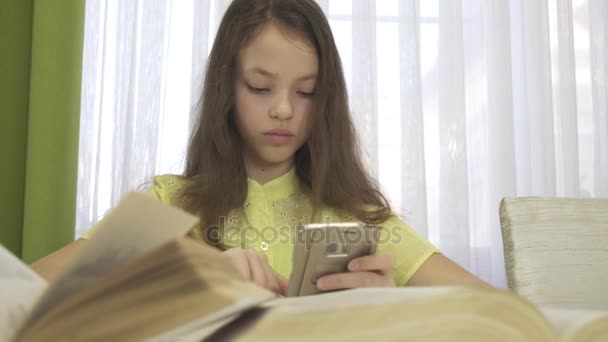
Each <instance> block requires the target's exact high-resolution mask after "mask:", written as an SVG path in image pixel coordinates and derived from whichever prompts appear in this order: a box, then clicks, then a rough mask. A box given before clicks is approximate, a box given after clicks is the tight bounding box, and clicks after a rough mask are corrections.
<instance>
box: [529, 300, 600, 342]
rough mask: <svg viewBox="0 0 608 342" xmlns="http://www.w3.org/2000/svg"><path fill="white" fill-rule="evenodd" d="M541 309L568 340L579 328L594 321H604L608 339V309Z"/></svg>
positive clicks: (558, 331) (561, 335)
mask: <svg viewBox="0 0 608 342" xmlns="http://www.w3.org/2000/svg"><path fill="white" fill-rule="evenodd" d="M540 311H541V312H542V313H543V314H544V315H545V317H547V319H548V320H549V322H551V324H553V327H554V328H555V330H556V331H557V333H558V334H559V335H560V337H561V338H562V340H564V341H568V340H570V339H571V338H572V337H573V336H574V335H576V334H577V333H578V332H579V330H581V329H585V326H586V325H588V324H590V323H592V322H594V321H600V320H601V321H603V324H604V327H605V328H603V329H602V330H603V333H604V334H605V336H604V338H605V339H606V340H607V341H608V311H602V310H584V309H563V308H555V307H542V308H541V309H540Z"/></svg>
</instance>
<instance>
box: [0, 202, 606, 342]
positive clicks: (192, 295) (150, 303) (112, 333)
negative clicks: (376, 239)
mask: <svg viewBox="0 0 608 342" xmlns="http://www.w3.org/2000/svg"><path fill="white" fill-rule="evenodd" d="M195 222H196V219H195V218H194V217H192V216H190V215H188V214H186V213H183V212H181V211H180V210H178V209H175V208H172V207H168V206H165V205H163V204H161V203H160V202H158V201H156V200H155V199H152V198H150V197H148V196H147V195H142V194H130V195H128V196H127V197H126V198H125V199H124V200H123V201H122V202H121V204H120V205H119V206H118V207H117V208H116V209H114V210H113V211H111V212H110V213H109V214H108V215H107V216H106V217H105V218H104V219H103V220H102V222H101V226H100V227H99V229H98V230H97V232H96V234H95V235H94V236H93V237H92V239H91V240H90V241H89V242H88V243H87V244H86V245H85V247H84V248H83V249H82V250H81V251H80V255H79V256H78V257H77V258H75V260H74V261H73V263H72V264H71V265H69V266H68V267H67V268H66V270H65V272H64V273H63V274H62V275H61V276H59V277H57V278H56V279H55V280H54V281H53V282H52V283H51V284H46V283H45V281H44V280H42V279H40V278H39V277H37V276H36V275H35V274H34V273H32V272H31V271H30V270H29V268H28V267H27V266H26V265H23V264H22V263H21V262H20V261H19V260H18V259H17V258H15V257H13V256H12V255H11V254H10V253H9V252H7V251H6V250H5V249H3V248H0V280H1V283H2V291H1V292H2V294H1V295H2V297H0V299H1V303H2V305H1V306H0V334H1V335H0V340H11V339H13V340H17V341H41V340H44V341H56V340H61V341H63V340H70V341H80V340H112V341H123V340H126V341H131V340H152V341H174V340H181V341H201V340H205V341H207V340H208V341H222V340H225V341H228V340H230V341H232V340H237V341H239V340H242V341H284V340H290V339H294V338H297V339H299V340H310V341H317V340H341V341H346V340H348V341H358V340H361V341H363V340H365V341H368V340H371V339H373V338H380V339H382V340H383V341H408V340H412V341H420V340H423V341H426V340H463V339H464V340H468V341H489V340H492V341H559V340H564V341H608V312H587V311H567V310H559V309H551V310H545V311H543V310H541V309H538V308H536V307H535V306H534V305H532V304H531V303H529V302H527V301H526V300H524V299H522V298H520V297H519V296H517V295H515V294H514V293H511V292H509V291H505V290H475V289H467V288H452V287H433V288H425V287H419V288H415V287H411V288H392V289H380V288H376V289H357V290H347V291H338V292H331V293H325V294H320V295H315V296H308V297H297V298H280V297H277V296H275V295H274V294H273V293H271V292H269V291H267V290H265V289H262V288H259V287H257V286H255V285H253V284H251V283H248V282H244V281H242V280H241V279H240V278H239V275H238V272H236V271H235V270H234V269H233V267H232V265H231V264H230V262H229V261H227V260H226V259H225V257H224V256H223V255H222V254H221V253H220V252H218V251H217V250H215V249H213V248H210V247H207V246H205V245H203V244H201V243H199V242H196V241H193V240H190V239H187V238H183V237H182V236H184V234H185V233H186V232H187V231H188V230H189V229H190V228H191V227H192V226H193V225H194V224H195Z"/></svg>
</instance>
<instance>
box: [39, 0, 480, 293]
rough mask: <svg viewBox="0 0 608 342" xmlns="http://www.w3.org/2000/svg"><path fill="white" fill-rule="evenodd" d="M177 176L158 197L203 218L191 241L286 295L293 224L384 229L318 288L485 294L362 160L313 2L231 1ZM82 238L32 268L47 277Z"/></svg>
mask: <svg viewBox="0 0 608 342" xmlns="http://www.w3.org/2000/svg"><path fill="white" fill-rule="evenodd" d="M200 104H201V107H200V111H199V115H198V122H197V124H196V125H195V127H194V130H193V134H192V136H191V141H190V145H189V149H188V154H187V165H186V170H185V172H184V174H183V175H182V176H172V175H165V176H159V177H156V178H155V179H154V186H153V187H152V188H151V189H149V190H148V192H149V193H151V194H152V195H154V196H156V197H157V198H158V199H159V200H161V201H163V202H166V203H170V204H172V205H175V206H179V207H181V208H183V209H185V210H187V211H189V212H192V213H195V214H197V215H198V216H199V217H200V222H201V224H200V226H198V227H197V228H196V229H194V230H192V231H191V232H190V233H189V235H190V236H191V237H192V238H194V239H197V240H200V241H202V242H205V243H208V244H211V245H212V246H215V247H217V248H219V249H221V250H224V251H225V252H224V254H225V255H226V257H227V258H230V259H231V260H232V262H233V264H234V265H235V266H236V267H237V269H238V270H239V272H240V273H241V275H242V276H243V278H245V279H247V280H250V281H252V282H254V283H256V284H258V285H260V286H263V287H266V288H269V289H272V290H274V291H276V292H278V293H284V292H285V290H286V286H287V280H286V279H287V277H288V276H289V274H290V272H291V253H292V251H293V241H291V239H290V237H291V233H292V232H293V231H294V230H295V226H296V225H297V224H301V223H308V222H328V221H332V222H342V221H363V222H367V223H372V224H378V225H381V226H382V228H383V233H384V234H383V237H382V239H381V240H382V241H380V243H379V245H378V253H376V254H375V255H371V256H367V257H361V258H358V259H355V260H353V261H352V262H351V263H350V264H349V272H347V273H341V274H333V275H328V276H325V277H322V278H320V279H319V280H318V282H317V286H318V287H319V288H320V289H322V290H334V289H345V288H356V287H370V286H401V285H406V284H407V285H457V284H461V285H466V284H468V285H477V286H488V285H487V284H486V283H484V282H483V281H481V280H479V279H478V278H476V277H475V276H474V275H472V274H471V273H469V272H467V271H466V270H464V269H463V268H461V267H459V266H458V265H457V264H455V263H454V262H452V261H450V260H449V259H448V258H446V257H445V256H443V255H442V254H441V253H440V252H439V251H438V250H437V248H435V247H434V246H433V245H431V244H430V243H429V242H427V241H426V240H424V239H423V238H422V237H420V236H419V235H418V234H417V233H416V232H415V231H414V230H412V229H411V228H410V227H408V226H407V225H406V224H405V223H404V222H402V221H401V220H400V219H399V218H397V217H396V216H395V215H394V214H393V213H392V211H391V208H390V206H389V204H388V202H387V200H386V198H385V197H384V196H383V195H382V194H381V192H380V191H379V189H378V186H377V185H376V184H375V183H374V181H373V180H372V178H370V176H369V175H368V174H367V173H366V171H365V169H364V167H363V166H362V163H361V160H360V159H359V151H358V147H357V144H356V138H355V130H354V128H353V124H352V121H351V118H350V114H349V108H348V99H347V93H346V86H345V82H344V76H343V74H342V65H341V62H340V58H339V55H338V51H337V49H336V45H335V43H334V39H333V36H332V33H331V30H330V26H329V24H328V22H327V19H326V18H325V16H324V14H323V12H322V11H321V9H320V8H319V6H318V5H317V4H316V3H315V2H314V1H313V0H234V1H233V2H232V4H231V5H230V7H229V8H228V10H227V12H226V14H225V15H224V18H223V20H222V22H221V24H220V27H219V30H218V33H217V37H216V39H215V42H214V45H213V49H212V51H211V54H210V57H209V63H208V66H207V70H206V77H205V84H204V89H203V93H202V97H201V101H200ZM93 231H94V228H92V229H91V230H89V231H88V232H87V233H86V234H85V235H84V236H83V239H80V240H78V241H76V242H74V243H72V244H71V245H69V246H67V247H64V248H63V249H61V250H60V251H58V252H55V253H54V254H51V255H50V256H48V257H46V258H43V259H42V260H40V261H38V262H36V263H35V264H34V265H32V267H33V268H34V269H36V270H38V271H39V272H40V273H41V274H43V275H45V276H47V277H51V276H52V275H53V274H54V273H55V272H56V271H57V270H58V269H59V268H61V267H62V265H63V264H64V263H65V261H66V259H68V258H70V257H71V256H72V255H73V254H74V253H75V252H76V250H77V249H78V248H80V246H82V245H83V244H85V243H86V239H88V238H89V237H90V235H91V234H92V232H93Z"/></svg>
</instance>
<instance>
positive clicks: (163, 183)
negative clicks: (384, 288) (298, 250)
mask: <svg viewBox="0 0 608 342" xmlns="http://www.w3.org/2000/svg"><path fill="white" fill-rule="evenodd" d="M185 182H187V180H185V179H184V178H182V177H179V176H175V175H162V176H157V177H155V178H154V186H153V187H151V188H150V189H148V191H147V192H148V193H149V194H151V195H153V196H155V197H156V198H158V199H159V200H160V201H161V202H163V203H167V204H171V205H177V199H176V196H175V195H176V193H177V191H178V190H179V189H180V188H181V187H182V186H183V185H184V184H185ZM311 211H312V209H311V203H310V200H309V198H308V196H307V195H306V194H305V193H303V192H302V191H301V188H300V183H299V180H298V177H297V175H296V173H295V168H293V167H292V168H291V170H290V171H289V172H287V173H286V174H284V175H282V176H280V177H278V178H275V179H273V180H272V181H270V182H268V183H265V184H263V185H261V184H259V183H258V182H256V181H255V180H253V179H251V178H250V179H248V193H247V199H246V201H245V205H244V207H243V208H242V209H240V210H234V211H232V212H231V213H230V214H229V215H228V217H226V219H225V221H224V232H223V234H224V236H223V240H222V241H223V242H224V244H225V245H227V246H228V247H241V248H248V249H255V250H258V251H260V252H263V253H265V254H266V256H267V257H268V261H269V262H270V265H271V266H272V267H273V268H274V269H275V270H276V271H277V272H279V273H280V274H282V275H283V276H285V277H289V275H290V273H291V266H292V265H291V258H292V253H293V241H294V240H293V236H294V235H293V234H294V232H295V230H296V226H297V225H299V224H304V223H309V222H310V217H309V216H310V214H311ZM321 215H322V216H321V217H322V218H323V222H327V220H330V221H331V222H350V221H357V220H356V219H354V218H353V217H352V216H350V215H348V214H343V213H340V212H338V211H336V210H332V209H324V210H323V211H322V213H321ZM381 226H382V229H383V231H382V232H383V234H381V235H380V240H379V242H378V247H377V251H378V252H381V251H388V252H391V253H393V254H394V255H395V259H396V263H395V269H394V278H395V282H396V283H397V284H398V285H405V284H406V283H407V281H408V280H409V279H410V278H411V277H412V275H413V274H414V273H415V272H416V271H417V270H418V268H419V267H420V265H422V263H424V261H426V260H427V259H428V258H429V257H430V256H431V255H432V254H433V253H439V250H438V249H437V248H436V247H435V246H433V245H432V244H431V243H430V242H428V241H427V240H425V239H424V238H422V237H421V236H420V235H419V234H418V233H417V232H416V231H414V230H413V229H412V228H410V227H409V226H408V225H407V224H405V223H404V222H403V221H402V220H400V219H399V218H398V217H396V216H393V217H391V218H390V219H389V220H387V221H386V222H384V223H383V224H382V225H381ZM95 227H96V226H93V227H91V228H90V229H89V230H88V231H87V232H85V233H84V234H83V235H82V236H81V237H82V238H87V239H88V238H90V237H91V235H92V233H93V232H94V231H95ZM191 235H192V236H193V237H194V238H195V239H197V240H200V241H204V239H203V236H202V235H201V232H200V231H199V230H194V231H192V232H191Z"/></svg>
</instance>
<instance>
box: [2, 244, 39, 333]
mask: <svg viewBox="0 0 608 342" xmlns="http://www.w3.org/2000/svg"><path fill="white" fill-rule="evenodd" d="M0 284H2V291H0V303H1V305H0V341H8V340H10V339H11V337H12V336H13V335H14V334H15V333H16V330H17V328H18V327H19V326H20V325H21V324H22V322H23V321H24V320H25V318H26V316H27V314H28V313H29V312H30V310H31V308H32V306H33V305H34V303H35V301H36V300H37V299H38V297H39V296H40V295H41V294H42V292H43V291H44V289H45V288H46V286H47V284H46V281H45V280H44V279H42V278H41V277H40V276H38V274H36V273H34V271H32V270H31V269H30V268H29V267H28V266H27V265H26V264H24V263H23V262H22V261H21V260H19V259H18V258H17V257H16V256H14V255H13V254H12V253H11V252H10V251H9V250H7V249H6V248H5V247H4V246H2V245H0Z"/></svg>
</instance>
